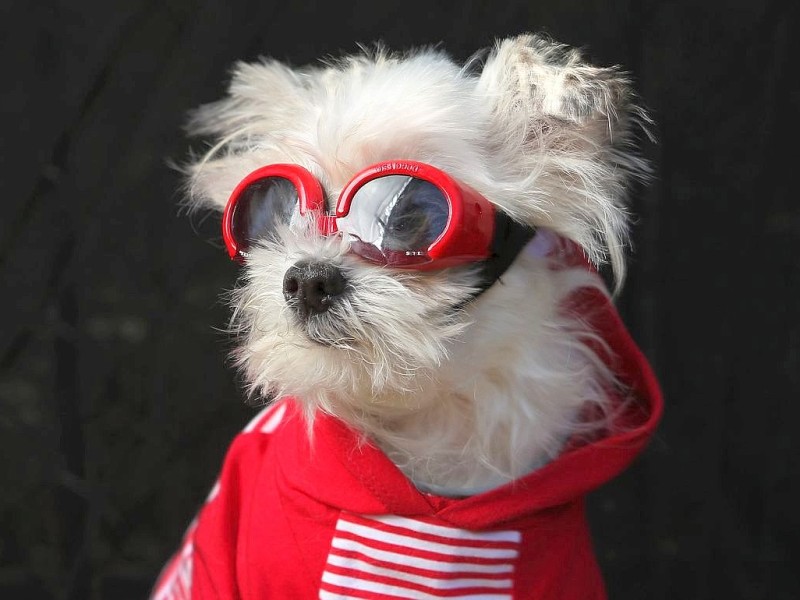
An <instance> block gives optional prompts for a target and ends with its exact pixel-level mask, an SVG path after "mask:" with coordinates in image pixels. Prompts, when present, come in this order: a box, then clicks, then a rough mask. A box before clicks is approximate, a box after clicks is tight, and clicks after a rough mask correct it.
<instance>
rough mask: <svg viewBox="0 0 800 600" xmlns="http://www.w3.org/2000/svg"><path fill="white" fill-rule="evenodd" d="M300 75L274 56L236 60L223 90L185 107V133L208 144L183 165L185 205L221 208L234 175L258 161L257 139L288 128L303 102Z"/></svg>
mask: <svg viewBox="0 0 800 600" xmlns="http://www.w3.org/2000/svg"><path fill="white" fill-rule="evenodd" d="M301 77H302V76H301V75H300V74H298V73H297V72H295V71H293V70H292V69H290V68H289V67H287V66H286V65H283V64H281V63H279V62H277V61H274V60H262V61H260V62H257V63H244V62H240V63H237V64H236V65H235V66H234V68H233V71H232V77H231V83H230V85H229V87H228V93H227V95H226V96H225V97H224V98H222V99H221V100H218V101H216V102H212V103H210V104H205V105H203V106H201V107H199V108H197V109H196V110H194V111H193V112H192V113H190V118H189V121H188V123H187V125H186V130H187V132H188V133H189V135H191V136H200V137H204V138H207V139H209V140H210V141H211V144H212V146H211V148H210V149H209V150H208V151H207V152H205V153H204V154H203V155H202V156H196V157H192V158H191V159H190V161H189V163H188V164H187V165H184V166H183V171H184V172H185V174H186V175H187V180H188V181H187V191H188V194H187V196H188V198H187V203H188V205H189V207H190V208H191V209H195V208H204V207H205V208H216V209H217V210H222V209H223V208H224V207H225V204H226V202H227V201H228V196H229V195H230V193H231V192H232V191H233V189H234V188H235V187H236V185H237V184H238V183H239V181H241V180H242V178H244V177H245V175H247V174H248V173H250V172H251V171H253V170H255V169H257V168H258V167H260V166H263V164H262V163H261V161H260V160H259V158H258V152H257V149H258V147H259V144H261V143H262V142H263V141H264V139H265V138H266V137H267V136H270V135H280V134H281V132H282V131H285V130H287V129H290V128H291V127H292V125H293V123H295V122H296V121H297V120H298V115H299V114H300V111H302V110H303V109H304V108H306V105H307V94H306V93H305V92H306V90H305V87H304V85H303V82H302V79H301ZM254 150H255V151H254Z"/></svg>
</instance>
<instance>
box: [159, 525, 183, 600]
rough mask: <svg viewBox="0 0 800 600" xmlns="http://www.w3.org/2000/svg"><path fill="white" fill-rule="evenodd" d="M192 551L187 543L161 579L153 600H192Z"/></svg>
mask: <svg viewBox="0 0 800 600" xmlns="http://www.w3.org/2000/svg"><path fill="white" fill-rule="evenodd" d="M192 550H193V544H192V542H191V540H189V541H187V542H186V543H185V544H184V546H183V548H181V551H180V553H179V554H178V555H177V556H176V557H175V558H174V559H173V562H172V564H170V565H169V566H168V567H167V570H166V572H165V573H164V574H163V575H162V576H161V577H160V578H159V579H160V580H159V582H158V583H157V586H156V589H155V591H154V593H153V595H152V600H190V599H191V597H192Z"/></svg>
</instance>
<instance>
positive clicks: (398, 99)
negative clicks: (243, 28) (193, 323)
mask: <svg viewBox="0 0 800 600" xmlns="http://www.w3.org/2000/svg"><path fill="white" fill-rule="evenodd" d="M481 62H482V61H481V60H480V59H475V60H472V61H470V62H469V63H468V64H467V65H466V66H465V67H460V66H457V65H456V64H454V63H453V62H452V61H451V60H450V59H449V58H448V57H447V56H446V55H445V54H443V53H442V52H439V51H436V50H423V51H419V52H415V53H412V54H408V55H405V56H395V55H392V54H389V53H387V52H385V51H384V50H381V49H379V50H377V51H375V52H372V53H366V54H364V55H361V56H354V57H347V58H345V59H343V60H340V61H336V62H332V63H329V64H326V65H324V66H320V67H310V68H304V69H300V70H293V69H290V68H289V67H287V66H285V65H283V64H281V63H278V62H274V61H263V62H260V63H256V64H244V63H242V64H239V65H237V67H236V69H235V71H234V74H233V80H232V83H231V85H230V90H229V95H228V96H227V97H226V98H225V99H223V100H221V101H219V102H216V103H213V104H210V105H207V106H204V107H202V108H201V109H199V110H198V111H197V112H196V113H195V114H194V116H193V119H192V120H191V124H190V130H191V132H192V133H194V134H198V135H206V136H209V135H210V136H214V137H215V138H216V140H217V144H216V145H215V146H214V147H213V148H212V150H211V151H210V152H208V153H207V154H206V155H205V156H204V157H203V158H202V159H200V160H198V161H197V162H195V163H194V164H192V165H191V166H190V168H189V169H190V175H191V182H190V192H191V194H190V197H191V202H192V203H193V205H194V206H212V207H216V208H218V209H222V208H223V207H224V206H225V204H226V202H227V201H228V198H229V196H230V194H231V191H232V190H233V189H234V188H235V187H236V186H237V184H238V183H239V182H240V180H242V179H243V178H244V177H245V176H246V175H247V174H248V173H250V172H251V171H253V170H255V169H257V168H259V167H262V166H264V165H270V164H274V163H291V164H295V165H300V166H302V167H304V168H305V169H306V170H308V171H309V172H310V173H311V174H312V175H313V177H314V178H316V179H317V180H318V181H319V183H320V184H321V186H322V189H323V193H324V196H325V198H326V199H327V209H328V210H329V211H330V210H333V208H334V205H335V203H336V199H337V198H338V197H339V194H340V192H341V191H342V188H343V187H344V186H345V185H346V184H347V183H348V181H349V180H350V179H351V178H352V177H353V176H354V175H355V174H357V173H359V171H361V170H362V169H364V168H366V167H368V166H370V165H373V164H376V163H379V162H381V161H391V160H414V161H420V162H422V163H426V164H429V165H433V166H435V167H437V168H438V169H441V170H442V171H444V172H446V173H447V174H448V175H450V176H451V177H453V178H454V179H455V180H457V181H459V182H463V183H464V184H466V185H467V186H469V187H470V188H472V189H474V190H477V191H478V192H479V193H480V194H482V195H483V196H484V197H485V198H487V199H488V200H489V201H490V202H491V203H492V204H494V205H495V206H496V207H497V208H498V209H499V210H500V211H502V212H503V213H505V214H507V215H509V216H510V217H512V218H513V219H514V220H517V221H519V222H521V223H524V224H527V225H530V226H533V227H535V228H536V229H537V232H538V233H537V236H539V237H542V236H550V237H554V235H553V234H555V235H557V236H559V237H560V238H563V239H566V240H571V241H572V242H574V243H575V244H577V245H578V246H580V248H582V249H583V251H584V252H585V255H586V256H587V257H588V259H589V260H590V261H591V262H593V263H595V264H598V265H599V264H602V263H604V262H606V261H610V264H611V266H612V267H613V272H614V274H615V277H616V281H617V283H619V282H621V281H622V278H623V275H624V257H623V248H624V245H625V242H626V239H627V223H628V218H627V212H626V185H627V184H628V183H629V179H630V178H631V177H638V176H641V175H643V174H644V173H645V171H646V166H645V164H644V163H643V161H642V160H641V159H640V158H639V156H638V155H637V154H636V153H635V151H634V149H633V148H632V144H631V140H632V133H633V132H634V130H635V129H636V128H637V126H639V125H641V124H642V123H644V122H646V121H647V117H646V115H645V114H644V112H643V111H642V110H641V109H640V108H638V107H637V106H636V105H635V104H634V103H633V95H632V93H631V90H630V88H629V84H628V81H627V79H626V77H625V75H624V74H623V73H621V72H620V71H619V70H617V69H616V68H597V67H594V66H590V65H588V64H586V63H585V62H584V61H583V60H582V58H581V55H580V54H579V52H578V51H576V50H574V49H569V48H567V47H564V46H562V45H558V44H555V43H552V42H550V41H548V40H546V39H544V38H541V37H537V36H528V35H525V36H520V37H516V38H512V39H507V40H505V41H503V42H501V43H499V44H498V45H497V47H496V48H495V49H494V51H492V52H491V53H490V54H489V55H488V57H487V58H486V59H485V64H483V65H481ZM288 225H289V224H288V223H287V226H286V227H281V228H276V230H275V231H276V232H277V234H276V235H272V236H269V237H266V238H264V239H259V240H257V242H258V243H256V244H254V247H253V249H252V251H251V252H249V253H248V257H247V260H246V265H245V272H244V275H243V278H242V282H241V286H240V287H239V288H238V289H237V290H236V291H235V292H234V294H233V306H234V315H233V320H232V323H233V329H234V331H235V332H237V333H238V334H239V335H240V338H241V345H240V347H239V349H238V350H237V352H236V362H237V364H238V365H239V366H240V367H241V368H242V370H243V372H244V374H245V377H246V381H247V383H248V385H249V386H250V389H251V391H252V393H254V394H256V395H259V396H261V397H263V398H266V399H272V398H276V397H282V396H294V397H296V398H298V399H300V400H301V401H302V402H303V403H304V406H305V412H306V415H307V417H308V419H309V420H313V418H314V416H315V414H317V412H318V411H325V412H327V413H331V414H333V415H336V416H337V417H339V418H341V419H343V420H344V421H346V422H347V423H350V424H351V425H353V426H354V427H355V428H357V429H358V430H359V431H361V432H362V433H363V435H364V436H366V438H368V439H369V440H372V441H373V442H374V443H376V444H377V445H378V446H379V447H380V448H382V449H383V450H384V452H385V453H386V454H387V455H388V456H389V457H390V458H391V459H392V461H394V462H395V463H396V464H397V465H398V466H399V467H400V469H402V471H403V472H404V473H405V474H406V475H407V476H408V477H409V478H410V479H411V480H412V481H413V482H414V484H415V485H416V486H417V487H419V488H421V489H425V490H431V491H435V492H437V493H440V494H443V495H448V496H464V495H470V494H475V493H477V492H481V491H484V490H487V489H490V488H493V487H496V486H498V485H501V484H503V483H506V482H508V481H511V480H513V479H515V478H518V477H519V476H521V475H523V474H525V473H528V472H530V471H532V470H534V469H536V468H537V467H540V466H541V465H543V464H545V463H547V462H548V461H550V460H551V459H553V457H555V456H557V455H558V454H559V451H560V450H561V448H562V446H563V445H564V443H565V441H566V440H567V439H569V438H570V437H571V436H572V435H574V434H575V433H578V432H579V433H581V434H591V433H592V431H591V430H592V428H595V427H605V426H606V424H607V423H606V420H605V419H602V418H601V419H593V420H592V422H586V420H585V416H586V414H588V413H587V411H586V410H585V409H586V407H587V405H595V406H597V407H598V408H599V409H600V410H599V411H596V413H595V414H599V415H607V414H608V410H609V407H608V406H607V405H606V399H607V390H608V389H609V388H610V387H613V385H614V381H613V380H614V376H613V374H612V373H610V372H609V371H608V369H606V368H605V367H604V366H603V362H602V361H600V360H599V359H598V357H597V356H596V354H595V352H594V350H593V349H592V346H591V344H587V340H592V339H594V338H595V336H594V334H593V332H592V331H591V330H588V329H587V327H586V325H585V323H584V322H583V321H582V319H580V318H579V316H576V315H574V314H568V313H565V312H563V311H560V310H559V307H560V305H561V303H562V301H563V300H564V298H565V297H567V296H568V295H569V294H570V293H571V292H572V291H573V290H575V289H576V288H577V287H580V286H586V285H596V286H601V285H602V284H601V283H600V281H599V279H598V278H597V276H596V275H594V274H592V273H590V272H589V271H587V270H586V269H583V268H578V269H556V268H553V265H552V264H551V263H552V261H553V260H554V258H553V257H552V256H543V255H542V254H545V253H546V251H545V252H538V253H537V252H536V251H533V252H530V251H528V252H526V251H523V252H521V253H520V255H519V256H518V257H517V259H516V260H515V261H514V263H513V265H512V266H511V267H510V268H509V269H508V270H507V271H506V272H505V273H504V274H503V275H502V277H501V278H500V279H499V280H498V281H497V282H496V283H494V284H493V285H491V286H490V287H489V289H488V290H486V291H485V293H482V294H480V295H479V296H477V297H476V298H473V296H474V295H475V292H476V289H477V288H479V287H480V277H481V275H480V273H479V270H478V269H476V268H475V267H474V266H473V265H469V264H467V265H464V266H458V267H454V268H445V269H439V270H426V271H420V270H415V269H408V268H406V269H392V268H386V267H385V266H384V265H376V264H373V263H372V262H369V261H365V260H364V259H363V258H361V257H359V256H356V255H354V254H353V253H351V252H350V251H349V250H350V248H349V246H350V244H349V240H348V236H346V235H328V236H324V235H321V234H319V232H318V231H317V229H316V228H314V227H310V226H308V219H293V220H292V223H291V226H288ZM550 232H552V233H550ZM534 239H536V237H535V238H534ZM540 243H546V242H542V241H541V240H540ZM298 263H302V264H306V263H313V264H323V265H333V266H334V267H335V268H336V269H337V271H338V272H339V273H341V276H342V277H343V280H344V282H345V283H344V286H345V288H346V289H345V291H344V292H343V293H337V294H334V295H333V297H332V298H333V299H332V300H331V301H330V305H329V307H327V308H326V310H324V311H318V312H317V311H313V310H312V311H311V313H310V314H305V312H304V311H302V310H301V311H298V310H297V306H296V304H293V302H292V300H293V299H287V294H286V292H285V290H284V279H285V277H286V273H287V271H288V270H289V269H291V268H292V267H293V266H294V265H296V264H298ZM488 399H491V400H490V401H489V400H488Z"/></svg>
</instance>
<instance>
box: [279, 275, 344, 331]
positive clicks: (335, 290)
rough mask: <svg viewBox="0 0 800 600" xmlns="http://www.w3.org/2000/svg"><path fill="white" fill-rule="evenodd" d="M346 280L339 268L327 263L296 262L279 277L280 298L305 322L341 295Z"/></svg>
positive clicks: (328, 306) (321, 311) (329, 305)
mask: <svg viewBox="0 0 800 600" xmlns="http://www.w3.org/2000/svg"><path fill="white" fill-rule="evenodd" d="M346 284H347V281H346V280H345V278H344V275H342V271H341V270H340V269H339V267H336V266H334V265H330V264H327V263H319V262H308V261H300V262H298V263H297V264H295V265H294V266H292V267H290V268H289V270H288V271H286V275H284V277H283V297H284V298H286V302H287V303H288V304H289V306H291V307H292V308H294V309H295V310H296V311H297V313H298V314H299V315H300V316H301V317H303V318H304V319H307V318H308V317H310V316H311V315H315V314H319V313H323V312H325V311H326V310H328V309H329V308H330V307H331V304H333V302H334V301H335V299H336V297H337V296H339V295H340V294H341V293H342V292H344V289H345V286H346Z"/></svg>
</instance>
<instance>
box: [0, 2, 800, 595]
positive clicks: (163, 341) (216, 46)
mask: <svg viewBox="0 0 800 600" xmlns="http://www.w3.org/2000/svg"><path fill="white" fill-rule="evenodd" d="M797 6H798V3H797V2H786V1H784V2H780V1H777V0H774V1H757V0H749V1H733V0H727V1H721V0H720V1H715V2H686V3H684V4H681V3H673V2H661V1H655V0H647V1H643V2H637V1H636V0H629V1H625V0H620V1H616V2H608V3H606V2H602V1H599V0H593V1H588V0H584V1H577V0H538V1H535V2H534V1H530V0H525V1H520V0H513V1H510V2H488V1H483V2H473V1H469V0H462V1H461V2H453V3H451V4H449V5H448V4H445V3H439V2H433V1H418V0H408V1H407V2H402V3H393V4H384V3H381V2H378V1H377V0H372V1H371V2H354V3H352V4H351V5H349V6H348V5H338V6H337V5H336V4H335V3H332V2H329V1H321V0H320V1H313V0H312V1H308V2H305V3H302V4H294V3H292V4H289V3H270V2H265V1H263V0H262V1H252V2H246V1H242V2H229V3H224V2H218V1H213V0H194V1H190V0H166V1H159V2H155V1H143V0H141V1H130V2H125V3H122V2H100V1H95V2H92V1H88V0H84V1H74V0H73V1H66V0H64V1H61V2H59V1H40V2H30V1H19V0H13V1H12V0H6V1H5V2H3V3H2V7H0V23H2V26H0V27H1V28H0V35H1V36H2V37H0V45H1V48H2V51H0V61H1V63H0V66H2V82H3V83H2V95H1V96H0V98H1V102H2V103H1V104H0V108H1V109H2V110H1V111H0V112H1V113H2V117H3V128H2V139H3V141H2V152H0V164H2V184H3V198H2V206H3V210H2V213H0V214H1V215H2V216H0V281H2V296H0V297H2V305H3V310H2V312H0V319H2V320H1V321H0V361H1V362H0V367H1V368H2V372H1V373H0V455H1V456H2V459H1V462H0V596H2V597H3V598H26V599H27V598H65V599H66V598H70V599H73V598H75V599H78V598H81V599H82V598H91V599H97V598H109V599H128V598H142V597H144V596H145V595H146V594H147V591H148V589H149V586H150V585H151V583H152V581H153V579H154V578H155V576H156V574H157V572H158V569H159V568H160V566H161V565H162V564H163V563H164V561H165V560H166V559H167V556H168V554H169V553H170V552H171V551H172V550H174V549H175V548H176V547H177V545H178V542H179V538H180V536H181V534H182V532H183V529H184V528H185V526H186V525H187V524H188V522H189V520H190V518H191V516H192V514H193V513H194V511H195V509H196V508H197V507H198V505H199V503H200V502H201V501H202V499H203V498H204V496H205V494H206V493H207V491H208V488H209V486H210V485H211V483H212V481H213V478H214V476H215V474H216V471H217V469H218V467H219V465H220V460H221V458H222V455H223V453H224V451H225V448H226V445H227V443H228V441H229V440H230V439H231V437H232V436H233V435H234V433H235V432H236V431H237V430H238V429H239V428H241V427H242V425H243V424H244V423H245V422H246V420H247V419H248V417H249V416H250V415H251V414H252V412H253V411H252V409H249V408H247V407H245V406H244V405H243V404H242V400H241V398H242V395H241V394H240V391H239V389H238V388H237V385H236V383H235V380H234V375H233V373H232V370H231V369H230V368H229V367H228V366H227V365H226V364H225V363H226V358H225V357H226V352H227V350H228V347H227V342H226V337H225V335H223V334H221V333H219V332H218V331H216V330H215V327H216V328H219V327H221V326H223V325H224V323H225V319H226V316H227V311H226V309H225V307H224V306H223V305H222V304H221V302H220V301H219V299H218V298H219V294H220V291H221V290H224V289H227V288H230V287H231V286H232V285H233V282H234V280H235V278H236V272H237V271H236V267H235V266H234V265H233V264H232V263H230V262H229V261H228V260H227V258H226V256H225V254H224V252H223V251H222V250H221V247H220V240H219V237H220V236H219V234H218V219H217V218H216V217H211V218H207V219H203V218H201V217H195V218H189V217H187V216H186V215H184V214H180V213H179V211H178V208H177V206H178V201H179V199H180V193H179V191H178V190H179V186H180V179H179V177H178V175H177V174H176V173H175V172H174V171H173V170H171V169H170V168H169V166H168V159H173V160H178V161H180V160H181V159H182V158H184V157H185V156H186V154H187V152H188V148H189V144H188V142H187V141H186V139H185V137H184V135H183V133H182V131H181V124H182V123H183V121H184V117H185V113H186V111H187V110H188V109H190V108H192V107H195V106H197V105H199V104H201V103H203V102H208V101H211V100H213V99H216V98H217V97H219V96H220V95H221V94H222V92H223V90H224V83H225V81H226V72H227V69H228V67H229V66H230V64H231V63H232V62H233V61H235V60H237V59H255V58H256V57H257V56H258V55H261V54H266V55H271V56H273V57H276V58H280V59H285V60H287V61H289V62H291V63H292V64H295V65H300V64H305V63H307V62H310V61H312V60H314V59H315V58H317V57H319V56H322V55H326V54H334V55H337V54H339V53H341V52H352V51H355V50H356V46H355V43H356V42H371V41H374V40H376V39H382V40H384V41H386V42H387V43H388V44H389V45H390V46H391V47H394V48H405V47H408V46H411V45H419V44H423V43H425V44H427V43H435V42H439V41H443V42H444V45H445V47H446V48H447V49H448V50H449V51H450V52H451V53H452V54H453V55H454V56H455V57H457V58H459V59H463V58H466V57H467V56H469V55H470V54H471V53H472V52H473V51H475V50H477V49H479V48H481V47H485V46H487V45H489V44H491V42H492V41H493V39H494V38H496V37H502V36H505V35H510V34H515V33H520V32H524V31H529V30H530V31H544V32H547V33H549V34H550V35H552V36H553V37H554V38H556V39H558V40H560V41H563V42H567V43H569V44H572V45H578V46H583V47H584V48H585V49H586V52H587V54H588V55H589V57H590V58H591V59H592V60H593V61H596V62H598V63H600V64H621V65H623V66H624V67H626V68H627V69H629V70H630V71H632V73H633V74H634V77H635V82H636V87H637V89H638V90H639V92H640V94H641V96H642V99H643V101H644V103H645V104H646V105H647V106H648V107H649V109H650V111H651V113H652V115H653V117H654V119H655V121H656V126H655V128H654V133H655V134H656V136H657V137H658V140H659V141H658V144H651V145H647V146H646V147H645V154H646V155H647V156H648V157H649V158H650V159H651V160H652V161H653V163H654V165H655V167H656V175H657V177H656V180H655V182H654V184H653V185H652V186H650V187H649V188H646V189H637V190H635V194H634V212H635V213H636V215H638V217H637V221H636V225H635V243H636V244H635V246H636V247H635V254H634V257H633V259H632V263H631V270H630V272H631V274H630V278H629V280H628V283H627V286H626V289H625V292H624V293H623V295H622V296H621V298H620V306H621V310H622V312H623V316H624V317H625V319H626V321H627V323H628V324H629V325H630V328H631V330H632V332H633V334H634V337H635V338H636V339H637V340H638V341H639V342H640V344H641V345H642V347H643V349H644V350H645V352H646V354H647V355H648V356H649V357H650V358H651V360H652V362H653V364H654V366H655V369H656V371H657V372H658V374H659V375H660V378H661V381H662V383H663V387H664V391H665V395H666V401H667V409H666V414H665V417H664V420H663V423H662V425H661V427H660V429H659V433H658V436H657V438H656V439H655V441H654V442H653V443H652V444H651V446H650V448H649V450H648V451H647V452H646V454H645V455H644V456H643V458H642V459H641V460H639V461H638V462H637V463H636V465H635V466H634V467H633V468H632V469H630V470H629V471H628V472H627V473H626V474H625V475H624V476H623V477H621V478H620V479H618V480H617V481H615V482H613V483H612V484H610V485H608V486H607V487H605V488H604V489H603V490H601V491H600V492H598V493H596V494H595V495H594V496H593V497H592V499H591V507H590V508H591V521H592V525H593V531H594V533H595V538H596V547H597V553H598V556H599V559H600V561H601V564H602V567H603V570H604V572H605V574H606V577H607V581H608V587H609V592H610V596H611V598H613V599H641V598H648V599H666V598H680V599H684V598H692V599H717V598H742V599H750V598H770V599H787V600H788V599H790V598H791V599H796V598H798V597H800V583H799V582H798V574H797V571H796V569H797V568H798V565H800V552H798V550H799V549H800V548H798V546H800V542H799V539H800V532H799V528H798V525H800V523H799V522H798V521H800V519H799V518H798V509H797V506H798V505H800V493H798V492H799V490H798V481H799V480H800V477H798V475H800V473H799V472H798V450H800V441H798V435H797V422H798V417H799V416H800V411H799V410H798V401H800V385H798V379H800V318H799V317H800V314H799V313H800V302H799V301H798V297H799V296H800V260H798V253H800V202H798V198H797V191H796V190H797V185H796V184H794V182H790V179H791V177H793V176H794V175H795V174H797V172H798V170H797V166H796V164H795V162H796V151H795V150H794V141H795V140H796V139H797V138H798V128H797V121H798V114H797V111H798V108H800V102H798V99H799V98H798V91H799V86H798V79H797V75H798V71H797V65H796V63H795V66H794V67H792V66H791V65H792V64H793V61H796V59H797V57H799V56H800V52H799V51H798V50H800V48H798V41H797V40H798V35H797V27H798V24H799V23H798V13H797V8H796V7H797ZM791 56H795V59H791V58H790V57H791Z"/></svg>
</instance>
